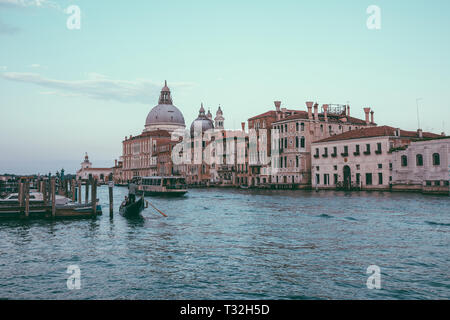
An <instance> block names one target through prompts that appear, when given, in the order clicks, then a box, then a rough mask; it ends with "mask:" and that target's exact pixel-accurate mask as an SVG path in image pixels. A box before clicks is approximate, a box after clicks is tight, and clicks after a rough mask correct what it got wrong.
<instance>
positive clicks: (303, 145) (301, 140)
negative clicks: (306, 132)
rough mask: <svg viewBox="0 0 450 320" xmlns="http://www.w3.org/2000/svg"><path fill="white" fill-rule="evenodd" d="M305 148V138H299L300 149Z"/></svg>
mask: <svg viewBox="0 0 450 320" xmlns="http://www.w3.org/2000/svg"><path fill="white" fill-rule="evenodd" d="M304 147H305V137H301V139H300V148H304Z"/></svg>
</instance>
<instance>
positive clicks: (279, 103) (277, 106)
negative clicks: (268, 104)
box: [273, 101, 281, 112]
mask: <svg viewBox="0 0 450 320" xmlns="http://www.w3.org/2000/svg"><path fill="white" fill-rule="evenodd" d="M273 103H275V109H276V110H277V112H280V106H281V101H274V102H273Z"/></svg>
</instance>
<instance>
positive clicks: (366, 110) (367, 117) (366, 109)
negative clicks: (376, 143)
mask: <svg viewBox="0 0 450 320" xmlns="http://www.w3.org/2000/svg"><path fill="white" fill-rule="evenodd" d="M364 113H365V114H366V124H367V125H368V124H369V123H370V121H369V113H370V108H364Z"/></svg>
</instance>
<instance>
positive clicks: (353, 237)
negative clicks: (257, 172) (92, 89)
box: [0, 187, 450, 299]
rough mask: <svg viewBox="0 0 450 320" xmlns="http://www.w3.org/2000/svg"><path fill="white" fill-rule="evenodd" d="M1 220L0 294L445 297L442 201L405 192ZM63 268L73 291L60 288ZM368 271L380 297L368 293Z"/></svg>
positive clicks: (261, 196)
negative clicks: (373, 268) (377, 271)
mask: <svg viewBox="0 0 450 320" xmlns="http://www.w3.org/2000/svg"><path fill="white" fill-rule="evenodd" d="M125 193H126V189H125V188H118V187H116V188H115V189H114V198H115V202H116V203H115V210H116V212H115V214H114V217H113V218H112V219H111V218H110V217H109V211H108V190H107V187H101V188H100V189H99V197H100V199H101V202H102V206H103V212H104V214H103V216H101V217H99V218H97V219H87V220H86V219H84V220H65V221H62V220H57V221H40V220H34V221H0V298H11V299H32V298H33V299H431V298H444V299H449V298H450V249H449V245H450V198H449V197H445V196H444V197H438V196H424V195H420V194H402V193H364V192H362V193H344V192H319V193H316V192H309V191H308V192H307V191H250V190H234V189H192V190H190V191H189V193H188V194H187V196H186V197H184V198H181V199H164V198H150V197H148V198H147V199H148V200H150V201H151V203H152V204H154V205H155V206H156V207H157V208H159V209H160V210H162V211H163V212H164V213H166V214H167V215H168V218H164V217H163V216H161V215H160V214H159V213H158V212H156V211H155V210H154V209H152V208H151V207H149V208H148V209H145V211H144V212H143V214H142V216H143V217H142V219H134V220H130V219H126V218H124V217H122V216H120V215H119V214H118V206H119V203H120V201H121V199H122V198H123V196H124V195H125ZM69 265H78V266H79V267H80V269H81V289H80V290H68V289H67V285H66V280H67V278H68V276H69V274H67V273H66V271H67V267H68V266H69ZM369 265H378V266H379V267H380V268H381V272H382V275H381V286H382V289H381V290H369V289H367V287H366V280H367V277H368V275H367V274H366V269H367V267H368V266H369Z"/></svg>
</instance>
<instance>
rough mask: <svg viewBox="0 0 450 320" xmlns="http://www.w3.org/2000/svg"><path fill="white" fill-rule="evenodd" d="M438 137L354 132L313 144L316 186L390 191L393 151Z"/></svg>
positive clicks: (382, 129) (393, 131)
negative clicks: (425, 139)
mask: <svg viewBox="0 0 450 320" xmlns="http://www.w3.org/2000/svg"><path fill="white" fill-rule="evenodd" d="M436 136H438V135H435V134H432V133H428V132H425V133H422V132H420V131H419V132H414V131H405V130H400V129H396V128H393V127H389V126H380V127H372V128H363V129H356V130H355V129H353V130H351V131H347V132H345V133H342V134H338V135H334V136H331V137H328V138H325V139H322V140H319V141H316V142H313V143H312V144H311V152H312V153H311V167H312V171H311V174H312V186H313V187H317V188H319V189H336V188H338V189H339V188H342V189H363V190H389V189H390V186H391V184H392V183H393V175H392V173H393V172H392V170H393V163H392V151H393V150H396V149H397V148H405V147H406V146H408V145H409V144H410V143H411V142H412V141H415V140H418V139H422V138H424V137H426V138H433V137H436Z"/></svg>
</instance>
